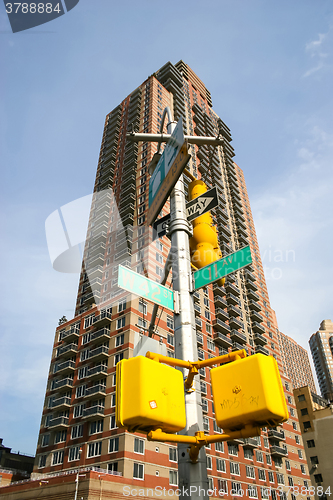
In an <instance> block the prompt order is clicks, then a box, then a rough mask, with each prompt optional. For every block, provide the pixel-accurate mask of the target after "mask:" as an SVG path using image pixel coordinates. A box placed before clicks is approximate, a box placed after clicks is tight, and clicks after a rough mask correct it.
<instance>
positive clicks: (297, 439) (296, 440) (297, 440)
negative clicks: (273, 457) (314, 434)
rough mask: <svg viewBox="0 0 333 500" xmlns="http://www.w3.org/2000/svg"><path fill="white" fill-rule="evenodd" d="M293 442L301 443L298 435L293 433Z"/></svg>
mask: <svg viewBox="0 0 333 500" xmlns="http://www.w3.org/2000/svg"><path fill="white" fill-rule="evenodd" d="M295 442H296V444H301V441H300V438H299V436H297V434H295Z"/></svg>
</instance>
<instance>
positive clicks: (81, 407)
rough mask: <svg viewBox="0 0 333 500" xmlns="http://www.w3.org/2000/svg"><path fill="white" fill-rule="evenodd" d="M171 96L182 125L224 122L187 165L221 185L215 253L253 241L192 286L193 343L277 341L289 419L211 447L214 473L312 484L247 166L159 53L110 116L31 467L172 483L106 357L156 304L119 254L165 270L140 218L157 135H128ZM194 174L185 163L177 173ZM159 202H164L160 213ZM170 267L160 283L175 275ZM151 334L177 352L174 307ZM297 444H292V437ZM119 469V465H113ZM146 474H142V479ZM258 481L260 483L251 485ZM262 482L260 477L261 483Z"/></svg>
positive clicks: (257, 347)
mask: <svg viewBox="0 0 333 500" xmlns="http://www.w3.org/2000/svg"><path fill="white" fill-rule="evenodd" d="M166 106H170V108H171V109H172V110H173V114H174V119H175V120H178V119H179V118H180V117H182V119H183V123H184V133H185V134H187V135H205V136H207V135H208V136H220V137H223V138H224V144H223V146H218V147H208V146H202V147H197V146H195V145H190V146H189V151H190V154H191V159H190V161H189V164H188V165H187V169H188V171H189V172H190V176H191V177H195V178H202V179H203V180H204V182H205V183H206V184H207V186H208V187H211V186H216V188H217V191H218V195H219V206H218V207H216V209H215V210H213V211H212V215H213V219H214V222H215V224H216V225H217V228H218V232H219V243H220V248H221V250H222V253H223V255H227V254H229V253H231V252H233V251H235V250H237V249H238V248H241V247H243V246H245V245H247V244H249V245H250V247H251V251H252V256H253V265H252V266H248V267H247V268H246V269H244V270H240V271H238V272H236V273H234V274H233V275H230V276H229V277H228V279H227V280H226V283H225V285H224V286H219V285H218V284H214V285H209V286H208V287H206V288H204V289H201V290H198V291H196V292H195V293H194V294H193V299H194V308H195V315H196V319H195V323H196V328H197V344H198V357H199V359H204V358H208V357H213V356H216V355H221V354H224V353H227V352H229V351H230V350H238V349H243V348H245V349H246V350H247V352H248V354H249V355H251V354H254V353H262V354H265V355H269V354H272V355H273V356H274V357H275V358H276V360H277V363H278V366H279V369H280V372H281V375H282V379H283V384H284V389H285V394H286V398H287V401H288V409H289V412H290V419H289V420H288V422H286V423H285V424H283V426H281V428H278V429H264V430H263V432H262V436H261V437H259V438H249V439H246V440H237V441H234V442H228V443H224V444H223V443H220V444H215V445H211V446H210V447H209V448H206V454H207V470H208V476H209V484H210V487H215V488H219V489H224V490H231V488H233V489H235V490H236V491H239V490H240V489H243V490H246V491H250V490H251V494H252V491H253V492H254V493H253V495H254V496H255V498H260V495H261V498H263V499H265V498H268V496H267V495H268V493H267V492H266V491H265V487H269V486H271V487H272V488H273V490H274V493H273V494H272V496H273V499H274V500H275V499H276V493H275V490H276V489H277V488H278V487H279V486H283V485H287V484H289V485H290V484H294V483H295V484H301V485H305V486H307V485H309V483H308V480H309V475H308V470H307V466H306V461H305V456H304V452H303V445H302V441H301V434H300V429H299V424H298V420H297V416H296V412H295V405H294V400H293V397H292V392H291V387H290V382H289V379H288V378H287V377H286V376H285V375H284V373H283V367H282V360H281V353H280V349H279V343H278V327H277V323H276V319H275V314H274V312H273V311H272V309H271V307H270V303H269V297H268V292H267V287H266V283H265V277H264V272H263V266H262V262H261V258H260V253H259V247H258V242H257V237H256V232H255V227H254V222H253V218H252V213H251V208H250V203H249V198H248V194H247V190H246V184H245V179H244V174H243V171H242V170H241V168H239V167H238V166H237V165H236V164H235V163H234V161H233V157H234V150H233V148H232V146H231V140H232V138H231V132H230V129H229V128H228V127H227V125H226V124H225V123H224V122H223V121H222V120H221V118H219V116H218V115H217V114H216V113H215V112H214V111H213V109H212V100H211V95H210V92H209V91H208V90H207V88H206V87H205V85H204V84H203V83H202V81H201V80H200V79H199V78H198V77H197V75H195V73H194V72H193V71H192V70H191V68H189V66H188V65H187V64H185V63H184V62H183V61H180V62H179V63H177V64H176V65H173V64H171V63H167V64H165V65H164V66H163V67H162V68H161V69H160V70H158V71H157V72H156V73H154V74H153V75H151V76H150V77H148V78H147V80H146V81H145V82H143V83H142V84H141V85H140V86H139V87H137V88H136V89H135V90H134V91H133V92H132V93H131V94H130V95H129V96H128V97H126V98H125V99H124V100H123V101H122V102H121V103H120V104H119V105H118V106H117V107H116V108H114V109H113V111H111V112H110V113H109V114H108V115H107V117H106V120H105V127H104V133H103V138H102V146H101V151H100V156H99V161H98V167H97V175H96V181H95V186H94V197H93V202H92V207H91V213H90V219H89V225H88V232H87V239H86V244H85V251H84V261H83V268H82V273H81V277H80V283H79V290H78V295H77V302H76V309H75V317H74V318H73V319H72V320H70V321H68V322H66V323H64V324H62V325H60V326H59V327H58V328H57V329H56V334H55V341H54V349H53V356H52V360H51V366H50V372H49V378H48V384H47V391H46V397H45V404H44V409H43V416H42V422H41V428H40V435H39V439H38V447H37V459H36V465H35V470H36V471H38V472H42V471H44V472H49V471H57V470H66V469H71V468H75V467H78V466H79V465H80V466H81V465H85V466H89V465H96V466H99V467H102V468H104V469H108V470H109V471H110V472H113V473H114V474H121V475H122V476H123V477H124V478H126V479H127V480H128V481H129V482H130V484H132V485H137V486H140V487H142V486H146V487H147V486H149V487H151V486H155V485H160V486H162V487H163V486H165V487H171V488H173V487H174V488H176V485H177V481H178V480H177V449H176V447H175V446H171V445H168V444H165V443H153V442H149V441H147V440H146V438H145V436H144V435H139V434H132V433H129V432H125V431H124V430H123V429H118V428H117V427H116V423H115V413H114V410H115V367H116V364H117V362H118V361H119V360H121V359H123V358H128V357H130V356H131V355H132V353H133V349H134V346H135V344H136V343H137V341H138V338H139V337H140V335H146V334H147V328H148V326H149V322H150V318H151V314H152V304H151V303H150V302H148V301H147V300H144V299H142V298H139V297H136V296H134V295H130V294H128V293H127V292H125V291H124V290H122V289H119V288H118V287H117V273H118V265H119V264H122V265H124V266H129V267H131V268H132V269H134V270H135V271H136V272H138V273H141V274H144V275H146V276H147V277H149V278H151V279H153V280H160V277H161V276H162V274H163V268H164V264H165V261H166V257H167V255H168V251H169V248H170V241H169V239H168V237H167V235H165V236H163V237H161V238H160V239H157V240H155V241H153V240H152V229H151V227H148V226H147V225H146V213H147V210H148V195H147V193H148V183H149V173H148V165H149V163H150V161H151V159H152V157H153V154H154V153H155V152H156V150H157V145H156V144H154V143H152V142H140V143H139V144H136V143H133V142H131V141H129V140H128V139H127V138H126V134H127V133H129V132H131V131H132V130H134V131H139V132H143V133H158V132H159V131H160V124H161V119H162V113H163V109H164V108H165V107H166ZM189 181H190V179H189V177H188V176H186V175H184V183H185V186H187V185H188V183H189ZM168 210H169V204H168V203H166V205H165V206H164V208H163V210H162V212H161V214H160V215H166V214H167V213H168ZM171 281H172V275H170V277H169V279H168V281H167V282H166V286H171ZM155 338H156V339H158V340H159V341H160V342H161V343H164V344H165V345H166V349H167V353H168V355H169V356H174V344H175V342H174V324H173V314H172V312H171V311H169V310H167V309H160V310H159V313H158V321H157V332H156V334H155ZM200 389H201V398H202V399H201V401H202V411H203V415H204V416H203V430H204V431H205V432H207V433H214V432H215V433H220V432H221V429H219V428H218V427H217V426H216V423H215V420H214V410H213V405H212V393H211V388H210V378H209V370H208V369H207V368H204V369H201V370H200ZM295 450H296V451H295ZM115 480H116V478H115ZM142 481H143V482H142ZM257 485H259V486H257ZM260 488H261V491H260Z"/></svg>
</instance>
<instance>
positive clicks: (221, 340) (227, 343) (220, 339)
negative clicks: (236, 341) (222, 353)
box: [214, 332, 232, 349]
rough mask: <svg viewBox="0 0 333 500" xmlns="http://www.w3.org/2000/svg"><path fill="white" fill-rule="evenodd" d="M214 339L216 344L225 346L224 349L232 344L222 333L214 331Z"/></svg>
mask: <svg viewBox="0 0 333 500" xmlns="http://www.w3.org/2000/svg"><path fill="white" fill-rule="evenodd" d="M214 340H215V342H216V343H217V344H218V345H220V346H222V347H225V348H226V349H228V347H231V346H232V341H231V340H230V339H229V337H227V336H226V335H224V334H223V333H220V332H216V333H215V334H214Z"/></svg>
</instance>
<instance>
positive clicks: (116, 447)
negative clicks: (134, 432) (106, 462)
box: [109, 437, 119, 453]
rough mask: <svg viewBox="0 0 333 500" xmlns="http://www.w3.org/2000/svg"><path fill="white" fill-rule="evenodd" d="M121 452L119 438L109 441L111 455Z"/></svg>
mask: <svg viewBox="0 0 333 500" xmlns="http://www.w3.org/2000/svg"><path fill="white" fill-rule="evenodd" d="M118 450H119V437H115V438H111V439H110V440H109V453H116V452H117V451H118Z"/></svg>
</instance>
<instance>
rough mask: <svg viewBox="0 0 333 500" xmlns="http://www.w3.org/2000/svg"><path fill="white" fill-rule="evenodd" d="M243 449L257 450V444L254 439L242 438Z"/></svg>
mask: <svg viewBox="0 0 333 500" xmlns="http://www.w3.org/2000/svg"><path fill="white" fill-rule="evenodd" d="M243 448H251V449H254V448H258V442H257V440H256V439H255V438H244V439H243Z"/></svg>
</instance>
